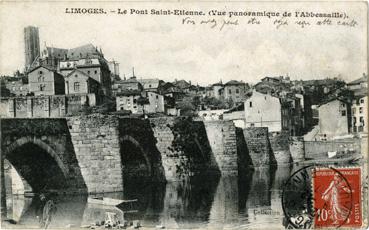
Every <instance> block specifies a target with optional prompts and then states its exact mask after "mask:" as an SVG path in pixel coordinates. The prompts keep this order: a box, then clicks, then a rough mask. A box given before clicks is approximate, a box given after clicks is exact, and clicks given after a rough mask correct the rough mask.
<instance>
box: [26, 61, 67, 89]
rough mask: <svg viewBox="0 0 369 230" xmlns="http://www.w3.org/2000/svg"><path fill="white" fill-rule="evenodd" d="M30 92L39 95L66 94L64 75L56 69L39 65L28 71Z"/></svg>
mask: <svg viewBox="0 0 369 230" xmlns="http://www.w3.org/2000/svg"><path fill="white" fill-rule="evenodd" d="M28 87H29V92H30V93H34V95H35V96H38V95H61V94H65V83H64V77H63V76H62V75H60V74H59V73H57V72H56V71H54V70H52V69H50V68H48V67H44V66H38V67H36V68H33V69H31V70H30V71H29V72H28Z"/></svg>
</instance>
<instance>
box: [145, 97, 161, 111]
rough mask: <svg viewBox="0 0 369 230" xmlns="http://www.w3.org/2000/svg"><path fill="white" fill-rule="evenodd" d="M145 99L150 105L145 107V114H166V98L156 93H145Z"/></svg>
mask: <svg viewBox="0 0 369 230" xmlns="http://www.w3.org/2000/svg"><path fill="white" fill-rule="evenodd" d="M145 94H146V95H145V97H146V98H147V99H148V100H149V103H148V104H146V105H145V106H144V109H145V113H164V112H165V103H164V96H163V95H160V94H158V93H155V92H145Z"/></svg>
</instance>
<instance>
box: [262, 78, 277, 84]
mask: <svg viewBox="0 0 369 230" xmlns="http://www.w3.org/2000/svg"><path fill="white" fill-rule="evenodd" d="M261 82H270V83H276V84H278V83H281V82H282V81H281V78H280V77H264V78H263V79H261Z"/></svg>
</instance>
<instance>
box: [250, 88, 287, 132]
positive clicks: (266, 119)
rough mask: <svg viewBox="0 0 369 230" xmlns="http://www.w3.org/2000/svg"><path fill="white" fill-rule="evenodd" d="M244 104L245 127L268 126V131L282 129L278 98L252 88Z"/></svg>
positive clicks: (279, 130)
mask: <svg viewBox="0 0 369 230" xmlns="http://www.w3.org/2000/svg"><path fill="white" fill-rule="evenodd" d="M244 104H245V128H249V127H268V130H269V132H281V131H282V105H281V103H280V100H279V98H277V97H275V96H272V95H270V94H263V93H259V92H257V91H255V90H254V91H253V92H252V96H251V97H250V98H248V99H247V100H246V101H245V103H244ZM285 122H286V121H284V122H283V125H285Z"/></svg>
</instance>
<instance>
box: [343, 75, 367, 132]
mask: <svg viewBox="0 0 369 230" xmlns="http://www.w3.org/2000/svg"><path fill="white" fill-rule="evenodd" d="M347 87H348V88H349V89H351V90H352V91H353V100H352V105H351V116H352V119H351V121H352V132H353V133H368V76H367V75H365V74H363V76H362V77H361V78H359V79H357V80H355V81H352V82H350V83H348V84H347Z"/></svg>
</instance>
